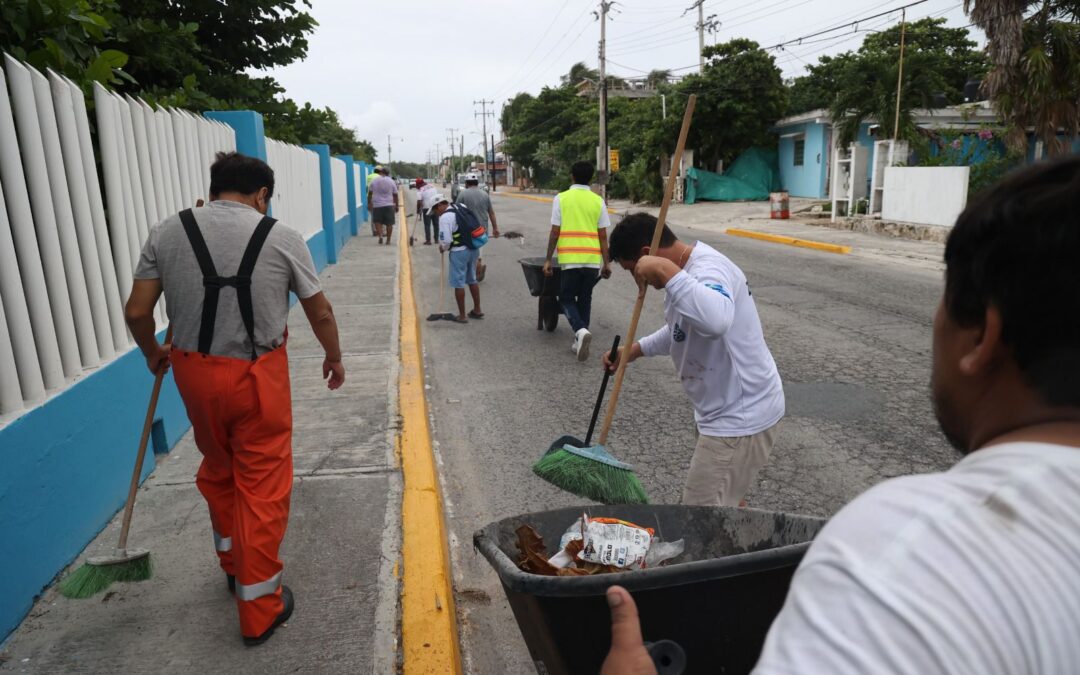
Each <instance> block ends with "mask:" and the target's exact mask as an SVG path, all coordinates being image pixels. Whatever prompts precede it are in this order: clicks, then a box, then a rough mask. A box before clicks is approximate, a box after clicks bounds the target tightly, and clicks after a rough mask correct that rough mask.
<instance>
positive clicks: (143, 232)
mask: <svg viewBox="0 0 1080 675" xmlns="http://www.w3.org/2000/svg"><path fill="white" fill-rule="evenodd" d="M113 100H114V101H115V102H116V107H117V109H118V110H119V111H120V122H121V132H122V133H121V137H122V138H123V139H124V155H123V156H122V157H121V160H120V164H121V166H122V167H123V172H124V176H125V177H126V178H125V181H124V183H125V185H126V186H127V192H126V193H125V194H130V195H131V201H132V204H131V208H132V210H133V211H134V213H135V225H136V231H135V239H134V240H133V241H132V244H133V246H132V249H131V250H132V259H131V269H132V270H135V269H138V266H139V254H140V253H142V247H143V244H144V243H145V242H146V240H147V238H149V236H150V228H151V227H152V226H153V225H154V221H153V220H152V219H151V217H150V206H149V205H147V203H146V200H145V198H144V197H145V194H146V182H145V181H144V180H143V172H142V170H141V167H140V164H139V148H138V142H137V138H138V137H137V136H136V132H135V114H134V112H133V111H132V106H131V100H130V99H127V100H125V99H124V98H123V97H121V96H119V95H117V94H113ZM146 177H147V178H149V179H150V180H151V181H152V180H153V177H152V174H151V173H147V174H146ZM154 315H155V316H156V317H157V325H159V326H161V325H164V324H165V312H164V309H163V308H162V303H161V302H160V301H159V302H158V303H157V305H156V306H155V308H154Z"/></svg>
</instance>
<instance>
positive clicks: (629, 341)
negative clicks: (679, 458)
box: [597, 94, 697, 445]
mask: <svg viewBox="0 0 1080 675" xmlns="http://www.w3.org/2000/svg"><path fill="white" fill-rule="evenodd" d="M696 104H697V94H690V98H689V99H687V101H686V112H685V113H683V121H682V129H680V130H679V143H678V144H677V145H676V146H675V158H676V159H677V160H678V161H679V162H682V156H683V151H684V150H686V136H687V134H689V133H690V118H692V117H693V116H694V106H695V105H696ZM677 179H678V176H677V175H676V169H675V163H674V162H672V164H671V169H670V170H669V171H668V179H667V185H666V186H665V187H664V201H663V202H661V204H660V216H659V217H658V218H657V219H656V229H655V230H654V231H653V238H652V245H651V246H650V247H649V252H650V253H652V254H653V255H655V254H656V249H657V248H658V247H659V246H660V235H662V234H663V233H664V223H665V222H666V221H667V212H668V207H670V206H671V198H672V195H673V194H674V193H675V181H676V180H677ZM648 288H649V287H648V285H643V286H642V287H641V290H640V291H638V296H637V302H636V303H634V315H633V316H632V317H631V319H630V328H629V329H627V331H626V342H625V343H624V345H625V346H624V347H623V348H624V349H626V350H627V354H629V353H630V352H629V350H630V349H632V348H633V347H634V337H635V336H636V335H637V326H638V320H639V319H640V318H641V308H642V307H643V306H644V305H645V291H647V290H648ZM614 356H616V357H617V356H618V355H617V354H616V355H614ZM629 362H630V359H628V358H625V359H624V358H619V366H618V370H616V371H615V384H614V386H613V387H612V389H611V399H610V400H609V401H608V407H607V412H606V413H605V415H604V426H603V427H601V428H600V438H599V439H597V441H598V442H599V443H600V445H605V444H606V443H607V437H608V432H609V431H610V430H611V422H612V420H614V419H615V406H616V405H617V404H618V402H619V392H620V391H622V383H623V377H624V376H625V375H626V365H627V364H628V363H629Z"/></svg>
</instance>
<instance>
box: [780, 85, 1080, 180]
mask: <svg viewBox="0 0 1080 675" xmlns="http://www.w3.org/2000/svg"><path fill="white" fill-rule="evenodd" d="M915 122H916V124H918V126H919V127H921V128H923V129H926V130H946V129H948V130H954V131H955V130H958V131H970V133H971V134H972V136H973V141H974V142H979V143H982V142H983V141H979V140H974V135H975V134H977V132H978V131H979V130H980V129H984V128H986V127H987V126H991V125H994V124H996V123H997V114H996V113H995V112H994V110H993V109H992V108H991V107H990V105H989V103H988V102H985V101H983V102H978V103H969V104H964V105H959V106H950V107H947V108H938V109H935V110H919V111H916V113H915ZM773 131H774V132H775V133H776V135H777V136H778V138H779V147H778V150H779V164H780V182H781V184H782V185H783V189H784V190H787V191H788V192H789V193H790V194H791V196H793V197H807V198H810V199H825V198H828V197H829V184H830V181H829V177H830V175H831V171H832V164H833V156H834V152H835V143H834V140H833V138H834V129H833V123H832V118H831V117H830V116H829V111H828V110H824V109H821V110H811V111H809V112H805V113H800V114H798V115H792V116H791V117H785V118H784V119H782V120H780V121H778V122H777V123H776V125H775V126H774V127H773ZM887 138H888V131H887V130H886V131H885V132H884V133H883V132H882V129H881V125H880V124H878V123H877V122H876V121H874V120H868V121H866V122H863V124H862V125H860V127H859V133H858V135H857V138H856V142H857V143H859V144H860V145H864V146H866V148H867V150H868V151H869V159H868V161H867V175H866V181H867V183H868V184H869V181H870V167H873V165H874V142H875V141H878V140H884V139H887ZM995 142H996V141H995ZM965 147H966V146H965ZM1072 149H1073V152H1080V138H1077V139H1073V142H1072ZM1045 156H1046V149H1045V148H1044V147H1043V144H1042V142H1041V141H1036V140H1034V139H1032V140H1031V142H1030V143H1029V149H1028V157H1027V160H1028V161H1029V162H1033V161H1036V160H1038V159H1042V158H1044V157H1045ZM975 159H976V161H978V153H976V154H975Z"/></svg>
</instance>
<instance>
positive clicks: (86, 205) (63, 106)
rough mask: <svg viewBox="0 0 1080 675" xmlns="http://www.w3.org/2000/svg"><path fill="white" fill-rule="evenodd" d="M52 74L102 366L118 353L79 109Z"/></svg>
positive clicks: (63, 164)
mask: <svg viewBox="0 0 1080 675" xmlns="http://www.w3.org/2000/svg"><path fill="white" fill-rule="evenodd" d="M48 72H49V87H50V88H51V89H52V97H53V107H54V109H55V112H56V126H57V129H58V130H59V132H60V149H61V152H62V153H63V157H62V160H61V162H60V167H61V168H62V169H63V170H64V172H65V173H66V176H67V187H68V193H69V196H70V204H69V207H70V211H71V217H72V220H73V225H74V229H75V237H76V239H77V248H78V254H79V257H80V260H81V262H82V272H83V276H84V278H85V279H86V288H85V290H86V294H87V299H88V301H89V312H90V321H91V323H92V324H93V327H94V341H95V343H96V346H97V357H98V363H100V361H101V360H105V359H110V358H112V356H113V354H115V353H116V350H115V349H114V348H113V343H112V329H111V327H110V326H109V308H108V303H107V301H106V299H105V280H104V279H103V277H102V275H101V261H100V260H98V250H97V241H96V239H95V237H94V221H93V220H92V217H91V215H90V198H89V197H88V196H87V194H86V176H85V175H84V174H83V158H82V149H81V148H80V146H79V131H78V127H77V124H76V122H75V107H74V105H73V104H72V101H71V89H70V87H68V83H67V82H66V81H65V80H64V79H63V78H61V77H60V76H59V75H57V74H56V73H54V72H53V71H52V70H50V71H48ZM80 96H81V94H80ZM51 161H52V159H50V162H51ZM73 309H75V310H76V313H75V320H76V325H78V320H79V314H78V306H76V307H74V308H73ZM83 365H86V366H90V365H93V364H91V363H88V362H87V361H86V358H85V357H84V358H83Z"/></svg>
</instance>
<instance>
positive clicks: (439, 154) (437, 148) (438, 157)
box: [435, 143, 442, 180]
mask: <svg viewBox="0 0 1080 675" xmlns="http://www.w3.org/2000/svg"><path fill="white" fill-rule="evenodd" d="M435 166H437V167H439V168H438V170H437V173H436V175H435V178H436V180H438V179H439V178H442V146H441V145H439V144H438V143H436V144H435Z"/></svg>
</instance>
